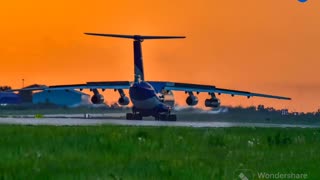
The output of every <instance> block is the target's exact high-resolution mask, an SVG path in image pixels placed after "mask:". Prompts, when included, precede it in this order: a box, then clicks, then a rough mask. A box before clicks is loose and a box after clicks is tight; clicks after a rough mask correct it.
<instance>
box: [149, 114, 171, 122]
mask: <svg viewBox="0 0 320 180" xmlns="http://www.w3.org/2000/svg"><path fill="white" fill-rule="evenodd" d="M154 119H155V120H158V121H177V115H175V114H158V115H156V116H155V117H154Z"/></svg>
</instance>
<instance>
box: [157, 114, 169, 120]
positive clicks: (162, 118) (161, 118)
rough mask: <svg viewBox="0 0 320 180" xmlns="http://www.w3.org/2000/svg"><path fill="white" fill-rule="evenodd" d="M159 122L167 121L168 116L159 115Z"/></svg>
mask: <svg viewBox="0 0 320 180" xmlns="http://www.w3.org/2000/svg"><path fill="white" fill-rule="evenodd" d="M159 120H160V121H167V120H168V115H166V114H159Z"/></svg>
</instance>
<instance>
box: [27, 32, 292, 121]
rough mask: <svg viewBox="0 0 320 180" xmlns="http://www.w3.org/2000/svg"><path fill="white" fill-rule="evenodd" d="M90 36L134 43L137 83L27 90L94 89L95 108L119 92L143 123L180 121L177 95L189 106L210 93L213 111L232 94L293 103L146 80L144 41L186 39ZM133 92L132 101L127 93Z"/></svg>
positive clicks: (131, 115)
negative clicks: (106, 93) (150, 118)
mask: <svg viewBox="0 0 320 180" xmlns="http://www.w3.org/2000/svg"><path fill="white" fill-rule="evenodd" d="M84 34H86V35H90V36H103V37H113V38H125V39H132V40H133V55H134V56H133V60H134V81H105V82H87V83H86V84H70V85H55V86H49V87H46V88H33V89H25V90H48V91H50V90H58V89H65V90H70V89H79V90H80V91H82V90H83V89H90V90H91V91H93V96H92V97H91V101H92V103H93V104H102V103H104V97H103V95H101V94H100V93H99V89H101V90H102V91H104V90H106V89H114V90H115V91H118V92H119V95H120V98H119V100H118V103H119V104H120V105H122V106H126V105H128V104H129V103H130V101H131V102H132V104H133V106H132V112H130V113H127V114H126V119H127V120H142V119H143V117H147V116H153V117H154V118H155V120H164V121H176V120H177V116H176V115H175V114H173V113H172V110H173V107H174V96H173V91H182V92H185V93H186V94H188V97H187V98H186V103H187V104H188V105H189V106H195V105H197V104H198V97H197V96H196V95H195V94H199V93H203V92H204V93H208V95H209V96H210V98H208V99H206V100H205V106H206V107H211V108H218V107H220V100H219V99H218V98H217V97H216V94H218V95H221V94H229V95H231V96H235V95H239V96H247V97H248V98H250V97H254V96H256V97H264V98H274V99H282V100H291V98H288V97H282V96H274V95H268V94H260V93H252V92H247V91H239V90H231V89H223V88H217V87H215V86H213V85H201V84H191V83H180V82H170V81H149V80H145V77H144V69H143V58H142V46H141V44H142V42H143V41H144V40H158V39H182V38H185V36H144V35H123V34H100V33H84ZM124 89H129V97H128V96H127V95H126V94H125V92H124V91H123V90H124Z"/></svg>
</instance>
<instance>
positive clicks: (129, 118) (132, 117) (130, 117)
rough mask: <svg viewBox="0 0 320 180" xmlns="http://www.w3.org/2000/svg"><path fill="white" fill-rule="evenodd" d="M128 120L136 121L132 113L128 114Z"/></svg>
mask: <svg viewBox="0 0 320 180" xmlns="http://www.w3.org/2000/svg"><path fill="white" fill-rule="evenodd" d="M126 119H127V120H133V119H134V115H133V114H132V113H127V114H126Z"/></svg>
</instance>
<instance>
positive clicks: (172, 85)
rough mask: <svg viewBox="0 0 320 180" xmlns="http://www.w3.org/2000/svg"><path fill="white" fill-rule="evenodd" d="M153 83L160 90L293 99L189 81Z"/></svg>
mask: <svg viewBox="0 0 320 180" xmlns="http://www.w3.org/2000/svg"><path fill="white" fill-rule="evenodd" d="M149 83H150V84H152V85H153V86H154V87H155V88H156V90H157V91H158V92H160V91H161V90H172V91H185V92H197V93H198V92H199V93H200V92H207V93H216V94H218V95H220V94H230V95H231V96H235V95H238V96H247V97H248V98H250V97H254V96H256V97H264V98H274V99H283V100H291V98H289V97H283V96H274V95H269V94H260V93H253V92H248V91H239V90H232V89H223V88H217V87H215V86H212V85H201V84H189V83H176V82H157V81H152V82H149Z"/></svg>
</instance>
